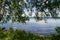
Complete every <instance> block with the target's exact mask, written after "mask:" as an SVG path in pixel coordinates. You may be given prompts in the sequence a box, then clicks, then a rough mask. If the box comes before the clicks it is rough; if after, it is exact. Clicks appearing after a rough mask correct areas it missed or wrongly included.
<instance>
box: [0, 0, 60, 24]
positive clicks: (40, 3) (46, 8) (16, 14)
mask: <svg viewBox="0 0 60 40" xmlns="http://www.w3.org/2000/svg"><path fill="white" fill-rule="evenodd" d="M34 7H35V8H36V9H35V11H36V12H35V16H34V17H35V18H37V19H39V18H41V19H43V18H45V17H52V18H56V17H58V14H59V12H57V11H59V10H60V0H0V22H2V23H6V22H9V21H12V22H25V21H26V20H29V16H27V15H26V14H25V11H24V9H25V8H26V9H27V11H28V12H29V11H30V14H31V15H33V13H32V12H34V10H33V8H34ZM39 12H40V15H39ZM27 14H28V13H27ZM23 15H24V16H23Z"/></svg>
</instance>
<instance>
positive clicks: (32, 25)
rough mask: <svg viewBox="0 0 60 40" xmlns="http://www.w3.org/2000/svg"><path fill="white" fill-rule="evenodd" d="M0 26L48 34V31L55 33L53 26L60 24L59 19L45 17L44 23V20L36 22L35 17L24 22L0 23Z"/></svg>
mask: <svg viewBox="0 0 60 40" xmlns="http://www.w3.org/2000/svg"><path fill="white" fill-rule="evenodd" d="M0 26H3V27H6V29H9V28H10V27H13V28H14V29H20V30H25V31H29V32H32V33H38V34H43V35H49V34H50V33H56V31H55V28H56V27H59V26H60V19H47V23H45V21H44V20H41V21H37V22H36V21H35V19H30V21H29V22H26V24H23V23H18V22H15V23H14V24H13V23H6V24H3V25H1V24H0Z"/></svg>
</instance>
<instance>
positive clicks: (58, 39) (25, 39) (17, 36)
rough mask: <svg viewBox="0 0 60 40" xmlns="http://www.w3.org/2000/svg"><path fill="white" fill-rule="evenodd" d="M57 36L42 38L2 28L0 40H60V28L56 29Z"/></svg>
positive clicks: (0, 29)
mask: <svg viewBox="0 0 60 40" xmlns="http://www.w3.org/2000/svg"><path fill="white" fill-rule="evenodd" d="M56 31H57V34H55V35H54V34H52V35H49V36H41V35H38V34H33V33H30V32H26V31H22V30H13V29H12V28H10V29H9V30H5V29H4V28H0V40H60V27H57V28H56Z"/></svg>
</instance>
